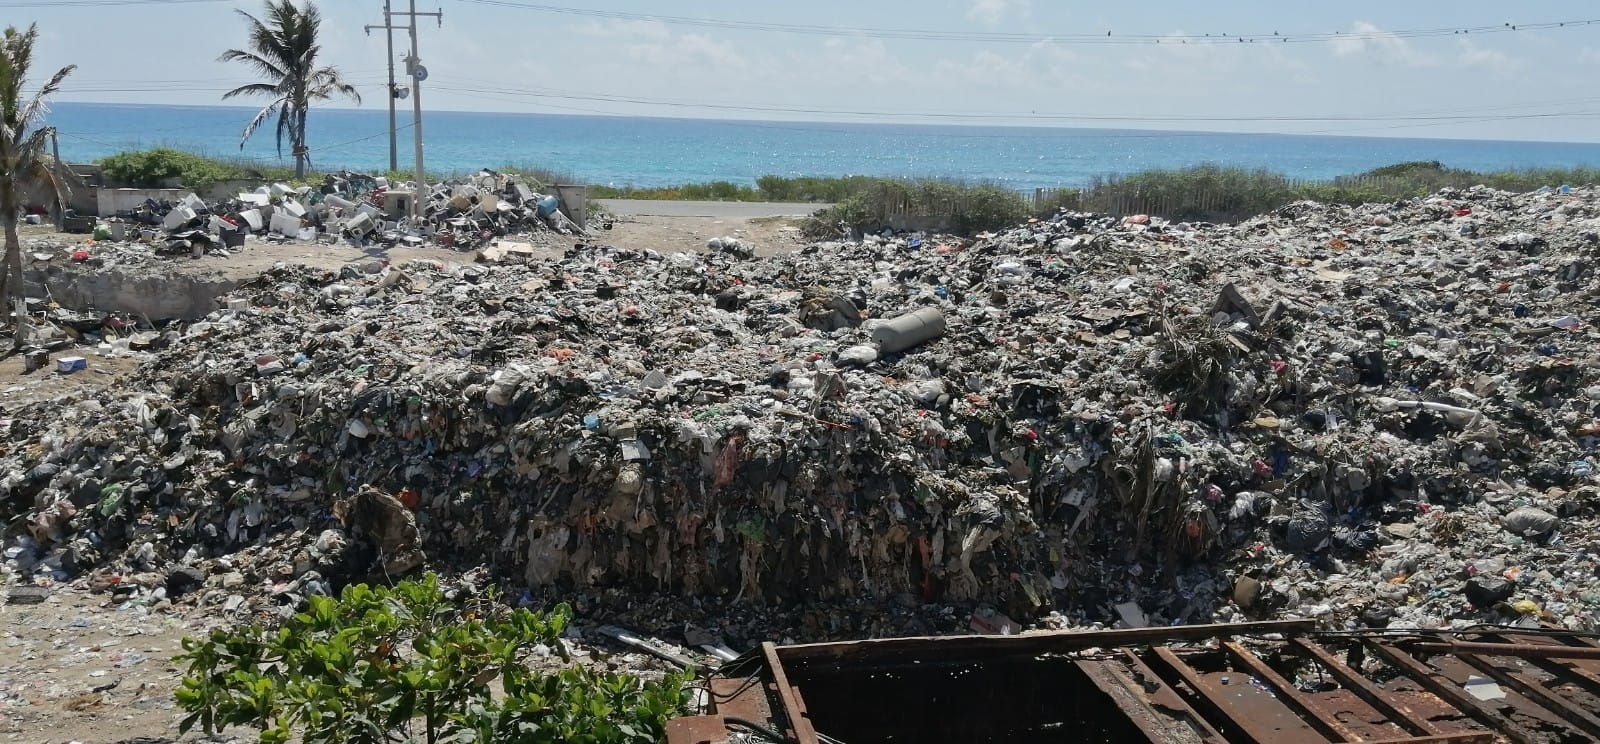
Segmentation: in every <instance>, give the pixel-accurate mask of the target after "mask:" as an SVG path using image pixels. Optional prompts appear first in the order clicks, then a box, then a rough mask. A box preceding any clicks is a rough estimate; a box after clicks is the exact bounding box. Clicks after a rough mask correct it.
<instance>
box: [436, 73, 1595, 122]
mask: <svg viewBox="0 0 1600 744" xmlns="http://www.w3.org/2000/svg"><path fill="white" fill-rule="evenodd" d="M434 88H435V89H436V90H443V91H446V92H452V93H477V94H491V95H500V96H513V97H521V98H534V99H545V98H553V99H556V100H575V101H596V102H606V103H625V104H630V105H639V106H658V107H666V108H695V109H713V110H720V111H740V112H755V113H782V114H812V115H829V116H857V117H872V118H884V119H935V120H943V121H992V120H1006V121H1041V122H1116V123H1132V122H1145V123H1148V122H1181V123H1262V122H1281V123H1319V122H1377V121H1382V122H1388V121H1396V122H1410V121H1426V122H1474V121H1481V120H1491V121H1510V120H1523V119H1553V118H1570V117H1574V116H1596V115H1600V111H1597V110H1583V111H1545V112H1533V113H1518V114H1504V115H1498V116H1492V117H1487V116H1484V115H1481V114H1477V115H1471V114H1434V115H1381V116H1353V115H1348V114H1331V115H1298V116H1284V115H1277V116H1263V115H1256V116H1189V115H1174V114H1082V113H1080V114H1068V113H1043V114H1041V113H1038V112H1026V113H1025V112H1010V113H1001V112H991V113H978V112H965V113H952V112H947V111H946V112H941V111H881V110H870V109H844V108H821V107H807V106H785V105H769V104H743V103H718V102H713V101H687V100H673V99H664V98H645V97H637V96H623V95H613V94H603V93H582V92H577V91H560V90H558V89H549V88H526V89H519V88H506V87H502V88H493V89H490V88H479V87H473V86H469V85H460V84H456V85H451V84H448V83H443V82H441V83H439V84H436V85H435V86H434Z"/></svg>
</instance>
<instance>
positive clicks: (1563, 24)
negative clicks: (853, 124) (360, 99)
mask: <svg viewBox="0 0 1600 744" xmlns="http://www.w3.org/2000/svg"><path fill="white" fill-rule="evenodd" d="M463 1H464V2H469V3H474V4H477V5H487V6H494V7H501V8H513V9H517V10H526V11H532V12H538V13H551V14H559V15H571V16H580V17H588V18H601V19H607V20H625V21H647V22H654V23H665V24H669V25H676V26H694V27H699V28H717V29H728V30H741V31H764V32H772V33H786V34H800V35H808V36H857V37H866V38H875V39H910V40H918V41H963V42H988V43H1002V44H1037V43H1041V42H1053V43H1058V44H1091V45H1093V44H1111V45H1118V44H1239V43H1302V44H1303V43H1320V42H1332V41H1346V40H1349V41H1357V40H1379V39H1392V38H1402V39H1414V38H1428V37H1438V36H1460V35H1471V34H1480V35H1481V34H1500V33H1510V32H1518V31H1548V30H1554V29H1565V28H1577V27H1581V26H1591V25H1596V24H1600V18H1594V19H1577V20H1569V21H1543V22H1536V23H1503V24H1500V25H1497V26H1446V27H1439V28H1418V29H1403V30H1398V31H1332V32H1316V31H1310V32H1304V33H1282V32H1279V31H1269V32H1262V33H1249V34H1224V33H1217V34H1116V33H1113V32H1112V31H1109V30H1108V31H1106V32H1104V33H1098V32H1097V33H1074V34H1020V33H1004V32H986V31H938V30H932V29H894V28H868V27H847V26H820V25H812V24H796V23H769V22H761V21H738V20H723V19H716V18H699V17H688V16H672V15H660V14H655V13H631V12H626V11H616V10H600V9H595V8H569V7H563V6H555V5H541V4H536V3H527V2H516V1H515V0H463Z"/></svg>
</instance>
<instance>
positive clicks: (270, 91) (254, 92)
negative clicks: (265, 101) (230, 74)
mask: <svg viewBox="0 0 1600 744" xmlns="http://www.w3.org/2000/svg"><path fill="white" fill-rule="evenodd" d="M282 94H283V91H281V90H279V89H278V86H276V85H269V84H267V83H248V84H246V85H241V86H239V87H237V88H234V89H233V90H230V91H228V92H227V93H223V94H222V100H224V101H226V100H228V99H229V98H233V97H235V96H278V95H282Z"/></svg>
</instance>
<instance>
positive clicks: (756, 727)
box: [722, 716, 799, 744]
mask: <svg viewBox="0 0 1600 744" xmlns="http://www.w3.org/2000/svg"><path fill="white" fill-rule="evenodd" d="M722 720H724V721H727V722H728V723H730V724H732V725H735V726H743V727H745V728H747V729H750V730H751V731H754V732H756V733H758V734H761V735H762V736H765V737H767V738H768V739H770V740H772V741H776V742H782V743H783V744H799V742H796V741H795V740H794V739H791V738H789V737H787V736H784V735H783V734H780V733H778V732H777V731H776V730H775V729H772V728H769V727H768V726H766V725H764V724H760V723H756V722H755V721H751V720H747V719H744V718H735V717H733V716H723V717H722Z"/></svg>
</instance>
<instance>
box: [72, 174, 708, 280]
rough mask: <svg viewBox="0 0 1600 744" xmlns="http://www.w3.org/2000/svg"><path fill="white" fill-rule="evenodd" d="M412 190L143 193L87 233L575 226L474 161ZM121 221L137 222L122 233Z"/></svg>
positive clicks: (463, 236)
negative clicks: (216, 195)
mask: <svg viewBox="0 0 1600 744" xmlns="http://www.w3.org/2000/svg"><path fill="white" fill-rule="evenodd" d="M417 191H418V190H417V185H416V184H414V183H393V184H392V183H390V182H389V180H388V179H386V178H384V177H381V176H368V175H364V174H358V173H349V172H345V173H338V174H329V175H328V176H326V177H325V179H324V182H323V183H322V184H321V185H320V186H301V187H298V188H297V187H291V186H289V185H286V184H281V183H278V184H271V185H267V186H262V187H260V188H258V189H256V190H255V191H253V192H248V193H241V194H238V195H237V197H235V198H231V199H224V200H221V201H218V202H215V203H210V204H208V203H206V202H205V201H204V200H202V199H200V198H199V197H197V196H195V195H194V194H189V195H187V196H186V197H184V198H183V199H182V200H179V201H177V202H171V201H158V200H155V199H146V200H145V201H144V203H143V204H141V205H140V206H138V207H137V208H135V209H130V210H125V211H123V212H120V213H118V214H116V215H102V217H104V218H106V222H105V223H103V225H102V228H103V229H97V230H96V231H95V237H96V238H97V239H98V240H102V241H111V242H112V243H113V244H115V243H125V242H131V243H137V244H142V245H145V246H148V252H149V253H151V254H154V255H156V256H165V255H180V256H193V257H195V258H199V257H201V256H202V255H206V254H208V253H209V254H217V255H222V256H226V255H228V252H229V251H231V250H240V249H242V248H243V247H244V246H245V237H246V236H247V235H254V236H257V237H259V238H261V239H264V240H272V241H295V240H298V241H306V242H337V241H350V242H353V243H356V244H360V245H382V246H394V245H397V244H405V245H411V246H421V245H424V244H429V245H437V246H443V247H452V248H456V249H459V250H476V249H479V248H484V247H487V246H491V245H492V244H494V243H495V242H496V241H497V239H498V238H502V237H506V236H518V235H521V236H528V235H540V234H548V235H564V236H570V235H583V234H584V230H583V226H582V225H580V224H578V223H577V222H574V221H573V219H572V218H570V217H568V216H567V213H566V212H564V211H562V210H563V209H564V208H566V205H565V204H563V202H562V201H561V199H560V198H559V197H558V196H557V195H555V194H544V193H541V192H539V191H537V190H535V189H534V188H533V187H530V185H529V184H528V183H527V182H526V181H525V180H524V179H522V178H521V177H520V176H517V175H515V174H502V173H497V172H494V171H490V170H483V171H480V172H478V173H477V174H474V175H472V176H470V177H467V178H459V179H453V180H449V181H445V182H441V183H436V184H426V185H425V186H424V188H423V189H422V193H423V195H424V196H423V210H422V214H421V215H420V217H419V216H416V215H412V214H411V205H412V201H413V200H414V199H415V198H416V195H417ZM579 219H582V215H581V214H580V215H579ZM130 225H139V226H142V227H138V228H135V229H134V230H135V232H136V234H130V230H129V226H130ZM730 240H731V239H730Z"/></svg>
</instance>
